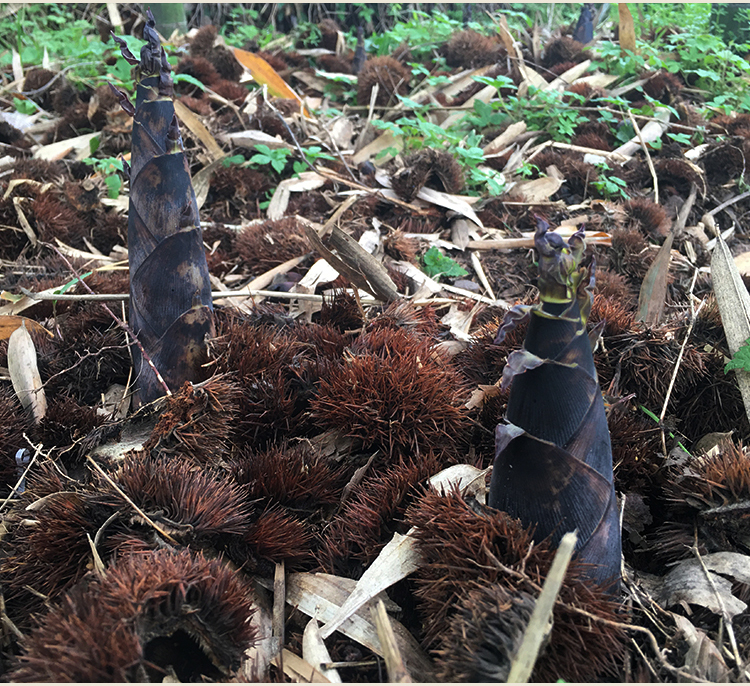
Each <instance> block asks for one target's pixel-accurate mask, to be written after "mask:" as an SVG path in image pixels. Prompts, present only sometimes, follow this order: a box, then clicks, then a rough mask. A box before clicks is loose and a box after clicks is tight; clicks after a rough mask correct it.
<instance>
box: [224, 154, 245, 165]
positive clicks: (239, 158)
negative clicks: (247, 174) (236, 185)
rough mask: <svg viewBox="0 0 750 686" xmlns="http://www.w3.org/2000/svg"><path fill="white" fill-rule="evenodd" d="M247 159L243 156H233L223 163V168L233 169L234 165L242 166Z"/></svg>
mask: <svg viewBox="0 0 750 686" xmlns="http://www.w3.org/2000/svg"><path fill="white" fill-rule="evenodd" d="M244 161H245V158H244V157H243V156H242V155H232V156H231V157H227V158H226V159H224V160H222V161H221V166H222V167H231V166H232V165H233V164H242V163H243V162H244Z"/></svg>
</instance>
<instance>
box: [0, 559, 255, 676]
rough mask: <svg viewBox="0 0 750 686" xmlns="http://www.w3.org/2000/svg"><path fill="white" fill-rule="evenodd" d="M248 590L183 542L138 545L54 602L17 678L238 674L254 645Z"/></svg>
mask: <svg viewBox="0 0 750 686" xmlns="http://www.w3.org/2000/svg"><path fill="white" fill-rule="evenodd" d="M252 613H253V608H252V604H251V601H250V589H249V588H248V587H247V585H246V584H245V583H244V582H243V581H242V580H241V579H240V577H239V576H238V575H237V573H235V572H234V571H232V570H231V569H230V568H229V567H228V566H227V565H225V564H224V563H222V562H221V561H219V560H208V559H206V558H205V557H203V555H202V554H201V553H194V552H192V551H190V550H187V549H183V550H180V551H178V552H175V551H172V550H159V551H149V552H148V553H134V554H132V555H129V556H127V557H125V558H123V559H122V560H120V561H118V562H117V563H116V564H115V565H113V566H112V567H110V568H109V569H108V570H107V573H106V576H105V577H104V578H99V577H93V578H91V579H90V580H89V584H88V586H87V587H78V588H77V589H76V590H75V591H73V592H71V593H70V594H68V595H67V596H66V597H65V599H64V600H63V602H62V603H61V604H60V605H59V606H57V607H55V608H53V609H52V610H51V611H50V612H49V614H48V615H47V616H46V617H45V619H44V621H43V622H42V624H41V626H40V627H39V628H38V629H37V630H35V631H34V632H33V633H32V634H31V635H30V636H29V637H28V639H27V641H26V643H25V650H24V654H23V655H22V656H21V659H20V666H19V667H18V668H17V669H16V670H15V672H13V673H12V675H11V678H12V679H13V680H14V681H154V680H158V681H161V680H162V678H163V677H164V676H166V675H167V674H168V673H169V670H170V668H171V669H172V670H174V672H175V673H176V675H177V677H178V678H179V679H180V681H193V680H196V679H200V678H203V677H209V678H213V679H216V678H220V677H226V676H229V675H231V674H232V673H233V672H235V671H236V670H237V669H238V668H239V666H240V662H241V659H242V657H243V654H244V652H245V650H246V649H247V648H249V647H250V646H251V645H252V642H253V640H254V638H255V629H254V628H253V627H252V626H251V625H250V624H249V623H248V620H249V619H250V617H251V616H252Z"/></svg>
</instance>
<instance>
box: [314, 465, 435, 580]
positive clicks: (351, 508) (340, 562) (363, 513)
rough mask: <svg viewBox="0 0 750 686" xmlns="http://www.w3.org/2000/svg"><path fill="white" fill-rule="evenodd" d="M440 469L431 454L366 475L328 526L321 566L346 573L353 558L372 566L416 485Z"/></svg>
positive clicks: (331, 570)
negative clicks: (391, 524) (393, 523)
mask: <svg viewBox="0 0 750 686" xmlns="http://www.w3.org/2000/svg"><path fill="white" fill-rule="evenodd" d="M376 464H377V463H376ZM438 471H440V461H439V460H438V459H437V457H436V456H435V455H434V454H432V453H430V454H428V455H423V456H422V457H421V458H420V459H418V460H411V459H408V458H402V459H401V460H400V461H399V462H398V463H397V464H394V465H392V466H391V467H389V468H388V469H387V470H385V471H379V472H378V473H377V474H375V475H373V476H369V477H365V479H364V480H363V481H362V482H361V483H360V484H358V485H357V486H355V487H354V488H353V489H352V491H351V493H350V494H349V497H348V498H347V500H346V502H345V503H344V507H343V508H342V509H341V511H340V513H339V514H337V515H336V516H335V517H334V518H333V520H332V521H331V523H330V526H329V527H327V528H326V530H325V539H324V542H323V546H322V548H321V550H320V552H319V553H318V554H317V558H318V562H319V563H320V566H321V567H322V568H323V569H324V570H325V571H326V572H329V573H331V574H341V573H344V574H346V573H347V572H350V569H349V567H350V565H351V561H352V560H356V561H357V562H358V563H359V564H360V565H362V568H364V567H366V566H367V565H369V564H370V563H371V562H372V561H373V560H374V559H375V557H376V556H377V555H378V553H379V552H380V550H381V548H382V546H383V545H385V544H386V543H387V542H388V540H390V538H391V536H392V535H393V529H392V528H391V527H390V526H388V524H387V523H388V522H393V521H394V520H396V519H400V518H401V517H402V516H403V514H404V512H405V511H406V507H407V506H408V504H409V503H410V502H411V497H410V496H413V495H414V487H415V486H416V485H417V484H418V483H420V482H421V481H423V480H424V479H426V478H427V477H429V476H432V475H433V474H436V473H437V472H438Z"/></svg>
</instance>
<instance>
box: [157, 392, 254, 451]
mask: <svg viewBox="0 0 750 686" xmlns="http://www.w3.org/2000/svg"><path fill="white" fill-rule="evenodd" d="M241 393H242V391H241V390H240V388H239V386H238V385H237V384H236V383H233V382H232V381H231V380H229V379H227V378H225V377H214V378H212V379H209V380H208V381H206V382H205V383H204V384H202V385H201V386H198V387H196V386H193V385H192V384H191V383H190V382H189V381H186V382H185V384H184V386H183V387H182V388H181V389H180V390H179V391H178V392H177V393H174V394H173V395H171V396H169V397H168V398H167V399H166V407H165V408H164V410H163V411H162V413H161V415H160V416H159V421H158V422H157V424H156V426H155V427H154V430H153V431H152V432H151V436H149V438H148V440H147V441H146V443H144V444H143V448H144V450H149V451H158V452H160V453H170V454H173V453H180V454H183V455H186V456H189V457H190V458H191V459H193V460H196V461H197V462H198V463H200V464H204V465H218V463H219V461H220V460H221V459H222V458H223V457H224V456H225V455H226V454H227V452H228V451H229V436H230V433H231V431H232V428H233V426H234V423H235V422H236V420H237V412H238V404H239V397H240V395H241Z"/></svg>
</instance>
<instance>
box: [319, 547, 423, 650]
mask: <svg viewBox="0 0 750 686" xmlns="http://www.w3.org/2000/svg"><path fill="white" fill-rule="evenodd" d="M420 560H421V558H420V555H419V552H418V551H417V548H416V545H415V543H414V539H413V538H412V537H411V536H410V535H409V533H407V534H406V535H402V534H399V533H395V534H393V538H392V539H391V540H390V541H389V542H388V544H387V545H386V546H385V547H384V548H383V549H382V550H381V551H380V554H379V555H378V556H377V558H375V560H374V561H373V563H372V564H371V565H370V566H369V567H368V568H367V571H365V573H364V574H363V575H362V577H361V578H360V579H359V581H358V582H357V585H356V587H355V588H354V591H353V592H352V594H351V595H350V596H349V597H348V598H347V599H346V602H345V603H344V604H343V605H342V606H341V607H340V608H339V611H338V612H337V613H336V615H335V616H334V618H333V619H331V620H330V621H329V622H328V623H327V624H326V625H325V626H324V627H323V628H322V629H321V632H320V633H321V635H322V636H323V638H328V636H330V635H331V634H332V633H333V632H334V631H336V630H337V629H338V628H339V627H340V626H341V624H342V623H343V622H345V621H346V620H347V619H348V618H349V617H351V616H352V615H353V614H354V613H355V612H356V611H357V610H359V609H360V608H361V607H362V606H363V605H364V604H365V603H367V602H368V601H370V600H372V599H373V598H374V597H375V596H376V595H377V594H378V593H380V592H381V591H384V590H385V589H386V588H389V587H390V586H392V585H393V584H395V583H396V582H397V581H401V579H403V578H405V577H407V576H409V574H411V573H412V572H415V571H416V570H417V569H418V568H419V565H420Z"/></svg>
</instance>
